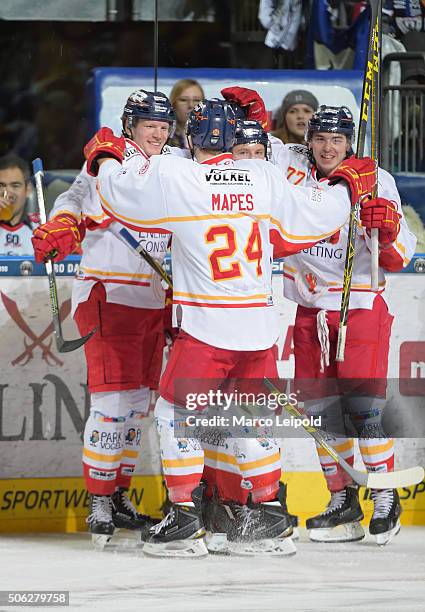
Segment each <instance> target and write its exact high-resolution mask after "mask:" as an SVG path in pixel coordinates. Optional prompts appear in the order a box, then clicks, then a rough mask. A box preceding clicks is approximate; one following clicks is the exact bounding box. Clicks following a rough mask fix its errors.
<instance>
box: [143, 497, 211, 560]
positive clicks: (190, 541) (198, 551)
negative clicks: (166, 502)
mask: <svg viewBox="0 0 425 612" xmlns="http://www.w3.org/2000/svg"><path fill="white" fill-rule="evenodd" d="M202 493H203V487H202V486H199V487H196V489H194V490H193V491H192V502H193V505H185V504H172V506H171V508H170V511H169V513H168V514H167V516H166V517H165V518H164V520H162V521H161V522H160V523H158V525H155V526H154V527H152V528H151V529H150V531H149V536H148V538H147V540H146V542H145V545H144V547H143V554H145V555H148V556H153V557H184V558H187V557H205V556H206V555H208V550H207V547H206V546H205V542H204V535H205V527H204V523H203V520H202V516H201V501H202Z"/></svg>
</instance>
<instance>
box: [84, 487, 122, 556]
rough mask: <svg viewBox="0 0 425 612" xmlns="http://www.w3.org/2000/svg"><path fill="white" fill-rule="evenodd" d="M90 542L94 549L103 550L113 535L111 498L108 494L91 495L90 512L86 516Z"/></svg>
mask: <svg viewBox="0 0 425 612" xmlns="http://www.w3.org/2000/svg"><path fill="white" fill-rule="evenodd" d="M87 524H88V528H89V532H90V533H91V534H92V544H93V546H94V548H96V550H103V549H104V548H105V546H106V544H107V543H108V542H109V540H110V539H111V538H112V536H113V535H114V531H115V525H114V522H113V520H112V498H111V496H110V495H91V498H90V514H89V516H88V517H87Z"/></svg>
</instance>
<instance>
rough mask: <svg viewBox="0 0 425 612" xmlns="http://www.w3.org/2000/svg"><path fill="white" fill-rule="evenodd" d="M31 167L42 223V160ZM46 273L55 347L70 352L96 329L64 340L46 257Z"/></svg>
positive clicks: (55, 290) (83, 342) (54, 283)
mask: <svg viewBox="0 0 425 612" xmlns="http://www.w3.org/2000/svg"><path fill="white" fill-rule="evenodd" d="M32 168H33V172H34V179H35V189H36V194H37V204H38V210H39V213H40V221H41V223H42V224H44V223H46V221H47V216H46V206H45V203H44V193H43V177H44V171H43V162H42V161H41V159H40V158H39V157H37V159H34V161H33V162H32ZM45 266H46V273H47V277H48V279H49V296H50V307H51V310H52V317H53V333H54V335H55V342H56V348H57V350H58V352H59V353H70V352H71V351H75V350H76V349H77V348H80V346H82V345H83V344H85V343H86V342H87V340H89V339H90V338H91V337H92V335H93V334H94V332H95V331H96V329H93V330H92V331H91V332H90V333H89V334H87V336H83V337H82V338H76V339H75V340H64V337H63V335H62V325H61V320H60V316H59V300H58V289H57V285H56V277H55V271H54V269H53V263H52V260H51V259H47V260H46V262H45Z"/></svg>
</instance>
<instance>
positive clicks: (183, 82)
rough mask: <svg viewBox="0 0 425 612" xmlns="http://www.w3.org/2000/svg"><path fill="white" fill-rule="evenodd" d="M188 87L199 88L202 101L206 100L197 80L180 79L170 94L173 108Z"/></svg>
mask: <svg viewBox="0 0 425 612" xmlns="http://www.w3.org/2000/svg"><path fill="white" fill-rule="evenodd" d="M188 87H199V90H200V92H201V98H202V99H204V98H205V94H204V90H203V89H202V87H201V86H200V85H199V83H198V81H195V79H180V80H179V81H176V82H175V83H174V85H173V89H172V90H171V93H170V102H171V105H172V106H174V105H175V103H176V101H177V98H178V97H179V96H180V95H181V93H182V92H183V91H184V90H185V89H187V88H188Z"/></svg>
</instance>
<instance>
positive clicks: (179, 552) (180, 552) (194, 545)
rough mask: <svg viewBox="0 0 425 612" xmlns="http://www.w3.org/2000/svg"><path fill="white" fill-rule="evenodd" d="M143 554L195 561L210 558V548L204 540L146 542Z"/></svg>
mask: <svg viewBox="0 0 425 612" xmlns="http://www.w3.org/2000/svg"><path fill="white" fill-rule="evenodd" d="M143 554H144V555H146V556H147V557H163V558H168V557H175V558H179V559H188V558H190V559H195V558H202V557H207V556H208V548H207V547H206V544H205V542H204V538H198V539H196V540H175V541H174V542H166V543H162V542H161V543H158V544H153V543H150V542H145V545H144V546H143Z"/></svg>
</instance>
